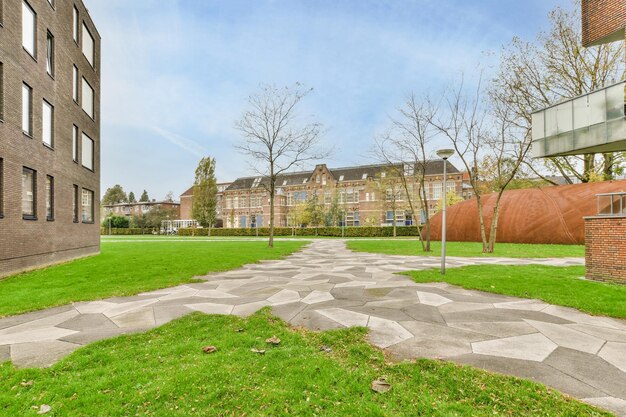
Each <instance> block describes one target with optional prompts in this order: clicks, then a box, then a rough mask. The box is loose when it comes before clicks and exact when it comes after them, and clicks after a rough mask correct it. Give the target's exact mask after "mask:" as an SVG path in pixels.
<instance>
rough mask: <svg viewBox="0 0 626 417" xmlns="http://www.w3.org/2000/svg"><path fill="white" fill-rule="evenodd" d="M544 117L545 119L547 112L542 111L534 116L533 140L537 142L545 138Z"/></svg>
mask: <svg viewBox="0 0 626 417" xmlns="http://www.w3.org/2000/svg"><path fill="white" fill-rule="evenodd" d="M544 117H545V112H543V111H540V112H538V113H534V114H533V115H532V118H533V119H532V126H533V129H532V133H533V140H537V139H541V138H543V137H544V126H543V123H544Z"/></svg>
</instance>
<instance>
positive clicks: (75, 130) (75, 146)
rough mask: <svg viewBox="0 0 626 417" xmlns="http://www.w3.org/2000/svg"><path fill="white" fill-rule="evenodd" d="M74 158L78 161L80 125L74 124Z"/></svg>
mask: <svg viewBox="0 0 626 417" xmlns="http://www.w3.org/2000/svg"><path fill="white" fill-rule="evenodd" d="M72 159H73V160H74V162H78V127H77V126H76V125H72Z"/></svg>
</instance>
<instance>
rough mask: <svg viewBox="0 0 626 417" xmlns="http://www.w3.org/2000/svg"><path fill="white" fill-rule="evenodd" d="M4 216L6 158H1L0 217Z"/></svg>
mask: <svg viewBox="0 0 626 417" xmlns="http://www.w3.org/2000/svg"><path fill="white" fill-rule="evenodd" d="M3 217H4V159H2V158H0V219H1V218H3Z"/></svg>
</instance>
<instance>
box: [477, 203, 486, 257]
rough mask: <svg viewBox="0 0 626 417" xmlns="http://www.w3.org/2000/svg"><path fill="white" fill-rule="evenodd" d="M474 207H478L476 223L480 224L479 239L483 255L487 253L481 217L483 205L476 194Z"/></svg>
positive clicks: (482, 218)
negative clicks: (481, 243)
mask: <svg viewBox="0 0 626 417" xmlns="http://www.w3.org/2000/svg"><path fill="white" fill-rule="evenodd" d="M476 205H478V222H479V224H480V239H481V240H482V242H483V253H489V246H488V245H489V244H488V242H487V233H486V232H485V218H484V217H483V203H482V201H481V198H480V196H479V195H478V194H476Z"/></svg>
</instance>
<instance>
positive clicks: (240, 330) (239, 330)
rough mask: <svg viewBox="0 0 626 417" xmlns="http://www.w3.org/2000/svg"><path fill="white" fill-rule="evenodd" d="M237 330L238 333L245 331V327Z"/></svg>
mask: <svg viewBox="0 0 626 417" xmlns="http://www.w3.org/2000/svg"><path fill="white" fill-rule="evenodd" d="M235 331H236V332H237V333H241V332H243V329H237V330H235Z"/></svg>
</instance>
